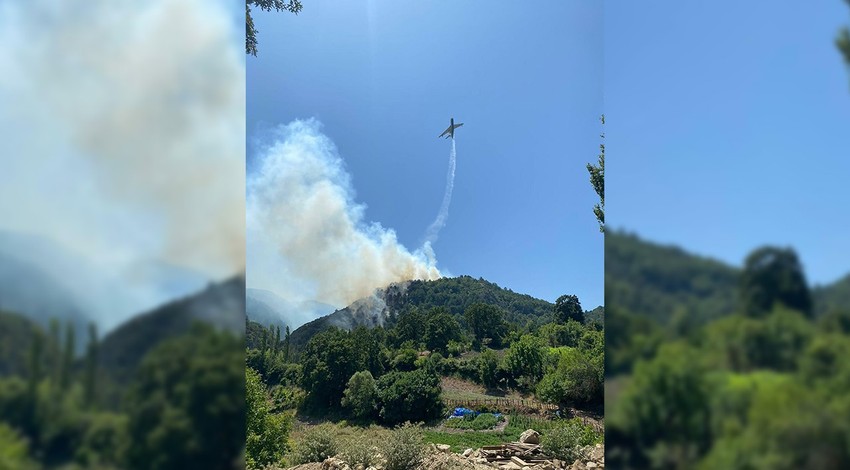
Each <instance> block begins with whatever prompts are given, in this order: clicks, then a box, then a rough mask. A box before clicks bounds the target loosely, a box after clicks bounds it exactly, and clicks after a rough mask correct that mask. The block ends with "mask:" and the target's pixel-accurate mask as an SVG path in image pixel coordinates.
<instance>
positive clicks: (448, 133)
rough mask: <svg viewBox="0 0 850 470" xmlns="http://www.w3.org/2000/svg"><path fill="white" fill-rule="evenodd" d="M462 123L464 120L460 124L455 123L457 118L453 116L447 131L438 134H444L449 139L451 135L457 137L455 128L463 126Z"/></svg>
mask: <svg viewBox="0 0 850 470" xmlns="http://www.w3.org/2000/svg"><path fill="white" fill-rule="evenodd" d="M462 125H463V123H462V122H461V123H459V124H455V118H451V120H450V124H449V128H448V129H446V130H445V131H443V133H442V134H440V135H438V136H437V137H443V136H445V137H446V138H447V139H448V138H449V137H451V138H452V139H454V138H455V129H457V128H458V127H460V126H462Z"/></svg>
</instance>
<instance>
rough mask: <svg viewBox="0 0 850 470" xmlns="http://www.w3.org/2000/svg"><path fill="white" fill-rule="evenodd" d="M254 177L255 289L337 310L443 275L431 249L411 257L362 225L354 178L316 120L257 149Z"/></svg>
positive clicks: (283, 130)
mask: <svg viewBox="0 0 850 470" xmlns="http://www.w3.org/2000/svg"><path fill="white" fill-rule="evenodd" d="M254 158H255V161H256V165H255V171H252V173H251V174H250V175H249V177H248V182H247V184H248V188H247V189H248V197H247V206H246V209H247V237H248V240H247V242H248V245H247V246H248V249H247V257H248V270H247V283H248V286H250V287H256V288H264V289H268V290H271V291H274V292H277V293H278V294H279V295H281V296H282V297H284V298H287V299H289V300H294V301H298V300H304V299H314V300H318V301H321V302H326V303H330V304H333V305H337V306H345V305H347V304H349V303H351V302H352V301H354V300H356V299H358V298H361V297H365V296H368V295H370V294H372V293H373V291H374V289H375V288H377V287H384V286H386V285H388V284H389V283H391V282H397V281H404V280H410V279H429V280H430V279H436V278H439V277H440V272H439V270H438V269H437V267H436V261H435V260H434V257H433V252H431V251H430V247H429V246H428V245H426V246H424V247H423V248H421V249H419V250H416V251H414V252H411V251H409V250H407V249H406V248H405V247H404V246H402V245H401V244H400V243H399V242H398V240H397V239H396V235H395V232H394V231H393V230H391V229H387V228H384V227H382V226H381V225H380V224H379V223H367V222H366V221H365V220H364V210H365V206H363V205H362V204H357V203H356V202H355V201H354V190H353V187H352V184H351V177H350V176H349V174H348V173H347V172H346V170H345V168H344V164H343V161H342V159H341V158H340V156H339V154H338V153H337V149H336V147H335V146H334V144H333V142H331V140H330V139H329V138H328V137H326V136H325V135H323V134H322V133H321V132H320V124H319V122H318V121H316V120H314V119H311V120H306V121H302V120H296V121H294V122H292V123H290V124H288V125H284V126H280V127H278V128H277V129H276V130H275V131H273V132H272V133H271V135H268V136H264V138H263V139H262V142H261V143H260V144H259V149H258V152H257V155H256V156H255V157H254Z"/></svg>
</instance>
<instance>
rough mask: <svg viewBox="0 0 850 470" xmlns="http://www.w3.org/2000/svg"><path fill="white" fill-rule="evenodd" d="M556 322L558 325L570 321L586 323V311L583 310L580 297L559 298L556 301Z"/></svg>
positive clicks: (563, 296)
mask: <svg viewBox="0 0 850 470" xmlns="http://www.w3.org/2000/svg"><path fill="white" fill-rule="evenodd" d="M555 320H556V321H557V322H558V323H566V322H567V321H569V320H575V321H577V322H579V323H584V310H582V309H581V303H580V302H579V301H578V297H576V296H574V295H562V296H560V297H558V300H556V301H555Z"/></svg>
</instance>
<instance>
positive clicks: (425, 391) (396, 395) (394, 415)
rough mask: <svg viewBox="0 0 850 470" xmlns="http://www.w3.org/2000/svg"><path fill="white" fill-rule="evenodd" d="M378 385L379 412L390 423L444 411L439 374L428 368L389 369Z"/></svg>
mask: <svg viewBox="0 0 850 470" xmlns="http://www.w3.org/2000/svg"><path fill="white" fill-rule="evenodd" d="M377 385H378V396H379V406H380V408H381V410H380V415H381V418H383V420H384V421H385V422H386V423H388V424H397V423H402V422H404V421H429V420H431V419H434V418H436V417H438V416H440V413H441V412H442V408H443V402H442V398H441V392H442V389H441V388H440V377H439V376H438V375H436V374H433V373H431V372H429V371H428V370H426V369H418V370H415V371H413V372H397V371H396V372H390V373H389V374H386V375H384V376H383V377H381V378H380V379H378V384H377Z"/></svg>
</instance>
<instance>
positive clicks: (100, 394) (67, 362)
mask: <svg viewBox="0 0 850 470" xmlns="http://www.w3.org/2000/svg"><path fill="white" fill-rule="evenodd" d="M0 323H1V324H2V326H3V327H4V328H5V326H6V325H13V326H14V325H16V326H15V329H14V330H13V331H14V334H18V335H20V336H19V337H18V339H17V340H15V341H10V343H16V344H18V345H23V344H25V345H26V348H27V349H26V352H25V353H24V354H20V351H17V352H14V353H12V354H8V355H7V354H6V353H7V352H10V351H9V350H8V349H4V355H3V356H0V364H2V365H3V370H4V372H6V373H4V374H3V376H2V378H0V455H2V456H4V458H5V459H6V460H4V462H3V463H4V465H6V467H4V468H20V469H30V468H31V469H38V468H63V469H74V468H100V469H112V468H115V469H117V468H127V469H155V468H156V469H164V468H173V469H177V468H190V467H192V468H194V466H195V465H203V466H204V467H205V468H218V469H229V468H234V467H235V466H238V465H237V463H238V460H239V456H240V452H241V451H242V448H243V445H244V428H240V427H238V426H236V427H234V426H233V425H232V424H233V423H234V422H241V421H243V420H244V416H245V408H244V404H243V402H241V400H239V399H238V397H240V396H241V394H240V393H239V391H240V390H244V375H243V370H244V369H243V367H244V366H243V361H244V355H243V352H242V351H243V347H244V343H243V342H242V341H241V339H239V338H236V337H235V336H234V335H232V334H230V333H227V332H220V331H216V330H215V329H214V328H212V327H209V326H206V325H203V324H200V323H199V324H196V325H195V326H194V327H193V328H192V330H191V331H190V333H188V334H185V335H183V336H180V337H176V338H173V339H170V340H167V341H164V342H162V343H160V344H159V345H157V346H156V347H155V348H154V349H152V350H151V351H150V352H149V353H148V354H146V355H145V357H144V359H143V360H142V364H141V365H140V366H139V367H138V369H136V370H134V371H133V373H132V374H131V376H132V379H131V381H130V383H129V385H127V386H124V387H120V388H119V389H118V390H116V389H111V390H110V389H109V388H110V387H115V385H114V381H113V380H112V379H111V378H110V377H109V376H108V375H106V374H105V373H104V370H103V369H102V368H101V367H100V366H99V361H98V354H99V352H100V342H99V341H98V339H97V331H96V328H95V327H94V326H92V327H91V328H90V331H89V334H88V337H89V338H90V340H89V342H88V344H87V346H86V348H85V353H84V354H83V356H82V357H76V356H75V354H74V351H75V350H76V349H77V348H76V346H75V342H76V336H77V334H76V332H75V329H74V328H73V325H70V324H69V325H66V326H65V327H64V328H60V325H59V323H58V322H56V321H53V322H51V323H50V327H49V328H48V331H47V332H44V331H43V330H42V329H41V328H39V327H38V326H36V325H35V324H33V323H32V322H29V321H28V320H27V319H25V318H23V317H21V316H18V315H14V314H9V313H0ZM5 331H9V330H5ZM0 336H3V337H4V338H3V339H4V340H5V339H7V336H6V334H3V335H0ZM106 390H109V392H110V393H105V391H106ZM106 395H109V396H115V395H117V396H120V397H121V399H120V401H119V402H118V403H115V402H114V401H112V400H111V399H106V398H105V396H106Z"/></svg>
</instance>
